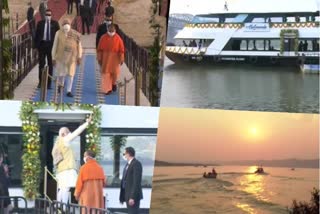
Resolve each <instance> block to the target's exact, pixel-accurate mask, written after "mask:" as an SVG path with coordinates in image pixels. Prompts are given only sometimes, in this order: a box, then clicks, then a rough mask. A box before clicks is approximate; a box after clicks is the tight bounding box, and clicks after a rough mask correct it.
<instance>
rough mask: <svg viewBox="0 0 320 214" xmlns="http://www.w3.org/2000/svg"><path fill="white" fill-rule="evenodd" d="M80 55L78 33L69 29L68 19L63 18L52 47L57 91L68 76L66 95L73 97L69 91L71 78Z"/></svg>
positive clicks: (79, 60) (62, 86)
mask: <svg viewBox="0 0 320 214" xmlns="http://www.w3.org/2000/svg"><path fill="white" fill-rule="evenodd" d="M81 57H82V45H81V41H80V33H79V32H77V31H76V30H73V29H71V22H70V20H69V19H64V20H63V22H62V29H60V30H59V31H57V33H56V35H55V38H54V42H53V47H52V63H53V65H55V66H56V76H57V78H58V84H59V87H58V91H59V93H61V91H62V90H61V89H62V88H64V82H65V77H66V76H68V84H67V96H68V97H73V94H72V92H71V90H72V85H73V78H74V75H75V73H76V68H77V65H79V64H80V62H81Z"/></svg>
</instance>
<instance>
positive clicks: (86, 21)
mask: <svg viewBox="0 0 320 214" xmlns="http://www.w3.org/2000/svg"><path fill="white" fill-rule="evenodd" d="M80 16H81V21H82V34H83V35H84V34H85V26H86V27H87V32H88V34H90V17H91V9H90V0H83V1H82V2H81V5H80Z"/></svg>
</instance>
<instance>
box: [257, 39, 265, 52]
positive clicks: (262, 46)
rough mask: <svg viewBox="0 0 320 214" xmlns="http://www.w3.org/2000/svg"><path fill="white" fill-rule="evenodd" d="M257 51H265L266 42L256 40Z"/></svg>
mask: <svg viewBox="0 0 320 214" xmlns="http://www.w3.org/2000/svg"><path fill="white" fill-rule="evenodd" d="M256 50H258V51H263V50H264V41H263V40H256Z"/></svg>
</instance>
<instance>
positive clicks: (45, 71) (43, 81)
mask: <svg viewBox="0 0 320 214" xmlns="http://www.w3.org/2000/svg"><path fill="white" fill-rule="evenodd" d="M41 77H42V78H41V95H40V100H41V101H42V102H45V101H46V98H47V84H48V66H46V67H44V68H43V70H42V76H41Z"/></svg>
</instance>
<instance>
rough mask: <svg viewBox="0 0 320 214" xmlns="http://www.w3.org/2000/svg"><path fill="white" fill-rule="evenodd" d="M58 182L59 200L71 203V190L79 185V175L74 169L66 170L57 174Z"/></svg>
mask: <svg viewBox="0 0 320 214" xmlns="http://www.w3.org/2000/svg"><path fill="white" fill-rule="evenodd" d="M56 177H57V182H58V189H59V191H58V196H57V200H58V201H61V202H63V203H68V201H69V202H70V198H69V196H70V188H71V187H75V186H76V183H77V178H78V174H77V171H76V170H74V169H69V170H64V171H62V172H59V173H57V176H56Z"/></svg>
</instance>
